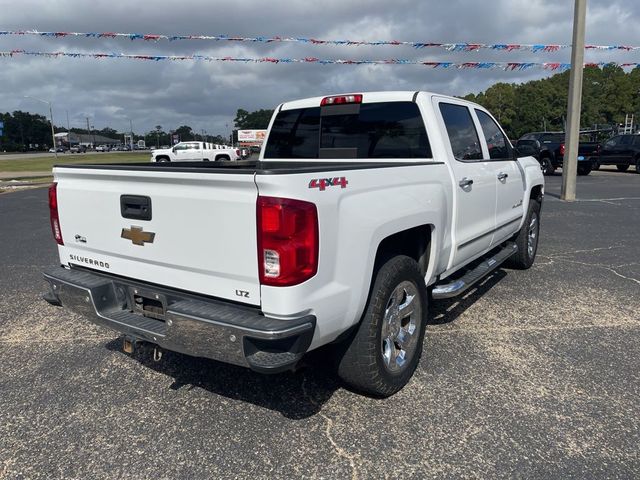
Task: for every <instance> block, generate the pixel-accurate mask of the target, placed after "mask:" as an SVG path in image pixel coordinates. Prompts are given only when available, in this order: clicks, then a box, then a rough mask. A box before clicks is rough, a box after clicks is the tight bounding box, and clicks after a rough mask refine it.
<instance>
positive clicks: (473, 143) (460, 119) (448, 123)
mask: <svg viewBox="0 0 640 480" xmlns="http://www.w3.org/2000/svg"><path fill="white" fill-rule="evenodd" d="M440 113H442V119H443V120H444V124H445V127H446V128H447V134H448V135H449V142H450V143H451V149H452V150H453V156H454V157H455V158H456V160H462V161H466V160H482V148H481V147H480V139H479V138H478V132H477V131H476V127H475V125H474V123H473V119H472V118H471V112H469V109H468V108H467V107H465V106H464V105H454V104H452V103H441V104H440Z"/></svg>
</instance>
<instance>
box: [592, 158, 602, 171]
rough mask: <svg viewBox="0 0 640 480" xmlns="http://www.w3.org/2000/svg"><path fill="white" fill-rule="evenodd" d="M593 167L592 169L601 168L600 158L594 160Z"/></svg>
mask: <svg viewBox="0 0 640 480" xmlns="http://www.w3.org/2000/svg"><path fill="white" fill-rule="evenodd" d="M591 168H592V170H600V161H599V160H594V161H593V166H592V167H591Z"/></svg>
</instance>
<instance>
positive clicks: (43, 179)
mask: <svg viewBox="0 0 640 480" xmlns="http://www.w3.org/2000/svg"><path fill="white" fill-rule="evenodd" d="M11 180H18V181H19V182H29V183H51V182H53V176H50V177H14V178H12V179H11Z"/></svg>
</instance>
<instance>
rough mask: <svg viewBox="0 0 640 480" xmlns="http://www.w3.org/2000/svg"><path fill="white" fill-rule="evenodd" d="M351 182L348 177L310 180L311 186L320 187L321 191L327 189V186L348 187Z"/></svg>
mask: <svg viewBox="0 0 640 480" xmlns="http://www.w3.org/2000/svg"><path fill="white" fill-rule="evenodd" d="M348 184H349V182H348V181H347V179H346V177H335V178H314V179H313V180H311V181H310V182H309V188H318V189H320V191H321V192H323V191H324V190H326V189H327V187H337V186H340V188H347V185H348Z"/></svg>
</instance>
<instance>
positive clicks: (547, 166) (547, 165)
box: [540, 157, 556, 175]
mask: <svg viewBox="0 0 640 480" xmlns="http://www.w3.org/2000/svg"><path fill="white" fill-rule="evenodd" d="M540 162H541V165H542V174H543V175H553V172H555V171H556V169H555V168H554V166H553V163H551V159H550V158H548V157H547V158H543V159H542V160H540Z"/></svg>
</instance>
